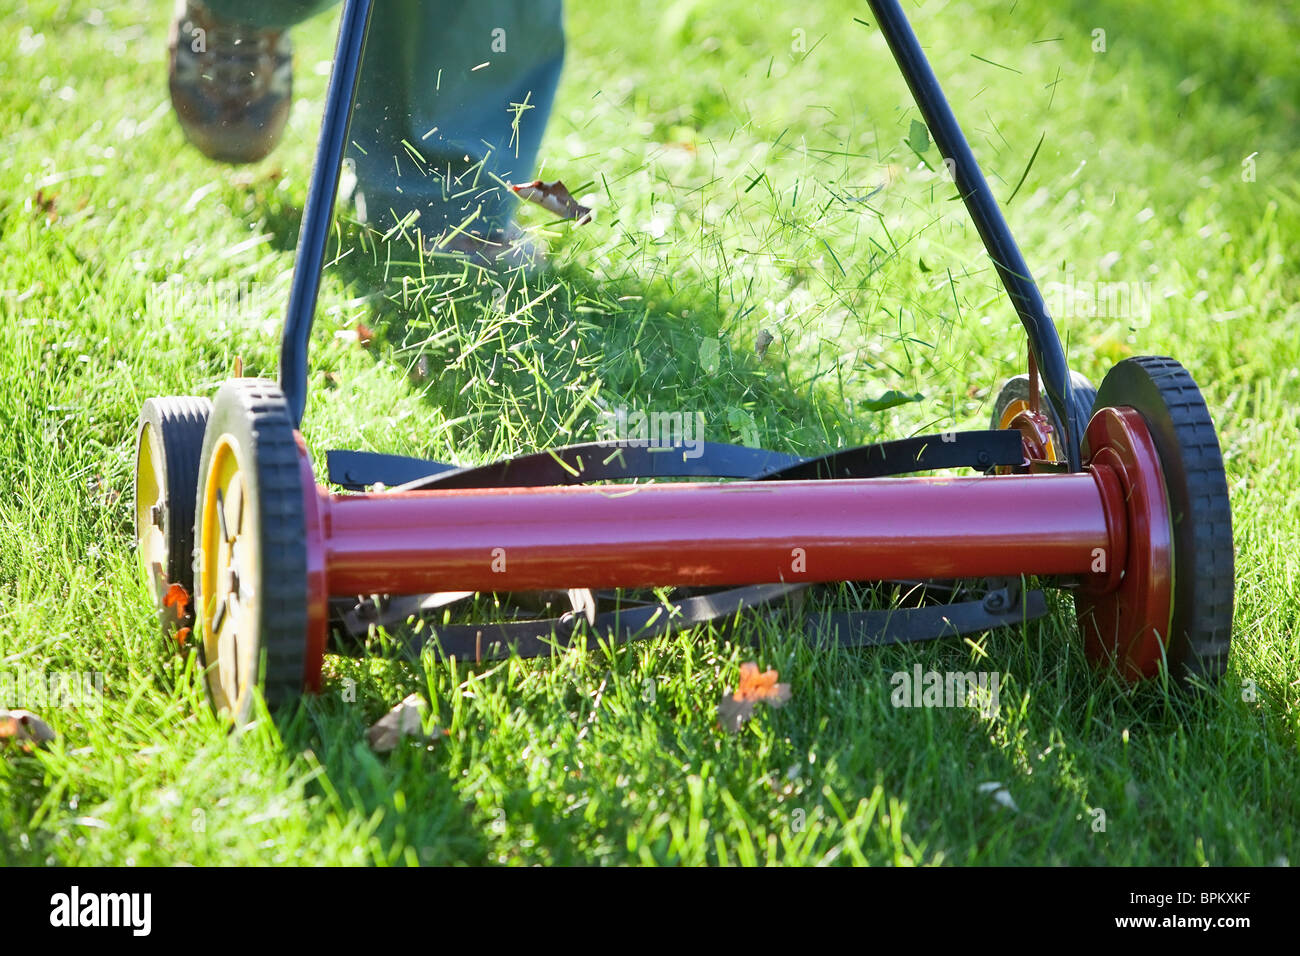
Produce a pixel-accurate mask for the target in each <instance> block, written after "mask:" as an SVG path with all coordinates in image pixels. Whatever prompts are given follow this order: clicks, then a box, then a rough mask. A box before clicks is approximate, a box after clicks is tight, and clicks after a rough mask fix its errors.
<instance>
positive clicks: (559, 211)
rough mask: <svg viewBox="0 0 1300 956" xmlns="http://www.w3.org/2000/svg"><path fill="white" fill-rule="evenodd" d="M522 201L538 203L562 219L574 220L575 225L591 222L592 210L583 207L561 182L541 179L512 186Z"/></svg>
mask: <svg viewBox="0 0 1300 956" xmlns="http://www.w3.org/2000/svg"><path fill="white" fill-rule="evenodd" d="M510 188H511V189H513V190H514V191H515V195H517V196H518V197H519V198H520V199H522V200H524V201H525V202H531V203H536V204H537V205H539V206H541V207H542V208H543V209H545V210H546V211H547V212H550V213H554V214H555V215H557V216H559V217H560V218H561V219H573V220H575V225H579V226H585V225H586V224H587V223H589V222H591V209H590V207H588V206H584V205H582V204H581V203H580V202H578V200H576V199H574V198H573V195H572V194H571V193H570V192H569V190H568V189H567V188H566V187H565V185H564V183H562V182H560V180H558V179H557V180H555V181H554V182H550V183H544V182H542V181H541V180H540V179H534V180H533V181H532V182H531V183H524V184H523V185H520V186H515V185H513V184H512V185H511V186H510Z"/></svg>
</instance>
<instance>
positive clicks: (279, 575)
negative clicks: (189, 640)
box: [195, 378, 307, 723]
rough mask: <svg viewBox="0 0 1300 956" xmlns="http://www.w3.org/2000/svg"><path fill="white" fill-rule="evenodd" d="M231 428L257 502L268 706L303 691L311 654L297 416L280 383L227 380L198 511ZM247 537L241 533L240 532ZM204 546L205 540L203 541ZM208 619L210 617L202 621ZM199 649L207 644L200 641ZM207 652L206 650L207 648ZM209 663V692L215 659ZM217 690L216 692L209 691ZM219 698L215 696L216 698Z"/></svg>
mask: <svg viewBox="0 0 1300 956" xmlns="http://www.w3.org/2000/svg"><path fill="white" fill-rule="evenodd" d="M223 435H229V436H230V437H231V439H232V440H233V442H234V444H235V445H236V447H237V448H238V449H239V451H238V452H237V454H236V459H237V460H238V462H239V467H240V471H241V473H242V474H243V477H244V487H245V506H246V507H251V508H252V512H251V524H250V529H251V530H252V532H253V539H252V541H250V542H248V545H249V546H250V547H251V548H252V549H253V551H254V553H255V555H256V558H255V562H256V564H255V566H256V573H255V574H254V575H252V578H253V583H252V593H253V594H254V595H255V601H254V611H253V613H254V616H255V619H256V625H255V631H256V633H255V635H251V636H248V637H245V638H244V639H254V640H256V641H257V643H258V647H257V652H258V658H259V659H260V666H259V673H258V675H257V677H256V679H255V682H256V684H257V685H258V686H260V687H261V689H262V694H263V697H264V698H265V700H266V702H267V704H268V705H269V706H281V705H284V704H288V703H291V702H292V701H295V700H297V699H298V698H299V697H300V696H302V692H303V688H304V667H305V662H306V654H307V543H306V542H307V538H306V523H305V520H304V514H303V488H302V479H301V476H300V473H299V470H298V446H297V441H296V439H295V437H294V424H293V417H292V415H291V414H290V410H289V403H288V401H287V400H286V399H285V397H284V394H283V393H282V392H281V391H280V387H279V386H278V385H277V384H276V383H275V382H272V381H269V380H266V379H256V378H239V379H232V380H230V381H228V382H226V383H225V384H223V385H222V386H221V388H220V389H219V390H218V392H217V395H216V399H215V400H214V402H213V409H212V417H211V419H210V420H209V423H208V430H207V435H206V437H205V439H204V442H203V456H202V464H201V465H200V468H199V476H200V478H199V481H198V490H197V492H196V497H195V514H196V515H200V516H201V515H202V514H203V506H204V502H203V494H204V485H205V484H206V476H207V474H208V470H209V469H210V467H211V461H212V455H213V451H214V449H215V447H216V445H217V443H218V442H219V441H220V440H221V437H222V436H223ZM241 541H242V539H241ZM199 544H200V545H201V542H199ZM199 562H200V555H199V553H198V549H197V548H196V553H195V570H196V574H195V607H196V608H203V607H205V600H206V599H205V595H204V594H203V591H202V589H203V582H202V575H201V574H198V573H197V571H198V568H199ZM201 623H202V624H203V625H204V626H206V625H207V623H208V622H207V620H206V618H205V619H204V620H203V621H202V622H201ZM199 646H200V653H201V654H202V653H203V648H204V643H203V641H200V644H199ZM204 656H205V658H206V655H204ZM204 665H205V667H208V681H209V691H211V683H210V682H211V681H212V680H213V679H214V677H213V672H214V671H215V670H216V668H215V666H209V665H215V662H211V661H207V660H206V659H205V660H204ZM209 696H210V697H211V693H210V694H209ZM251 701H252V695H251V694H249V695H247V697H246V698H245V699H244V701H243V702H242V703H241V706H240V707H239V708H238V710H239V712H238V713H235V714H233V715H232V716H233V717H234V718H235V721H236V723H242V722H244V721H245V720H246V719H247V717H248V713H249V706H250V704H251ZM214 704H215V700H214Z"/></svg>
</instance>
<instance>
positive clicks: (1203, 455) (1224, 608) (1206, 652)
mask: <svg viewBox="0 0 1300 956" xmlns="http://www.w3.org/2000/svg"><path fill="white" fill-rule="evenodd" d="M1123 406H1128V407H1130V408H1134V409H1136V410H1137V411H1138V413H1139V414H1141V416H1142V418H1143V420H1144V421H1145V422H1146V424H1147V428H1148V429H1149V431H1150V432H1151V438H1152V440H1153V441H1154V442H1155V446H1156V450H1157V451H1158V452H1159V455H1160V464H1161V467H1162V469H1163V470H1164V477H1165V489H1166V491H1167V493H1168V495H1169V510H1170V515H1171V517H1172V519H1173V545H1174V594H1173V602H1174V609H1173V610H1174V613H1173V622H1172V625H1171V628H1170V635H1169V641H1168V644H1167V646H1166V648H1165V656H1166V659H1167V660H1168V662H1169V673H1170V675H1171V676H1172V677H1174V678H1176V679H1177V680H1178V681H1180V682H1181V683H1183V684H1190V683H1191V681H1192V679H1193V678H1199V679H1201V680H1203V681H1206V682H1210V683H1212V682H1214V681H1217V680H1218V679H1219V678H1221V677H1222V676H1223V674H1224V671H1225V670H1226V669H1227V665H1228V652H1229V649H1230V645H1231V641H1232V611H1233V598H1234V588H1235V585H1234V577H1233V548H1232V509H1231V506H1230V503H1229V499H1228V482H1227V478H1226V476H1225V475H1224V470H1223V455H1222V453H1221V451H1220V449H1219V440H1218V437H1217V435H1216V434H1215V430H1214V422H1213V421H1212V420H1211V418H1210V412H1209V409H1208V408H1207V407H1206V405H1205V399H1204V398H1203V397H1202V396H1201V390H1200V389H1199V388H1198V387H1197V385H1196V382H1195V380H1193V378H1192V376H1191V375H1190V374H1189V373H1188V371H1187V370H1186V369H1185V368H1183V366H1182V365H1180V364H1179V363H1178V362H1176V361H1174V360H1173V359H1171V358H1160V357H1154V356H1142V357H1138V358H1130V359H1125V360H1124V361H1122V362H1120V363H1119V364H1118V365H1116V366H1115V367H1114V368H1112V369H1111V370H1110V372H1108V373H1107V375H1106V377H1105V379H1103V380H1102V383H1101V388H1100V389H1098V390H1097V400H1096V403H1095V406H1094V410H1096V409H1101V408H1108V407H1123Z"/></svg>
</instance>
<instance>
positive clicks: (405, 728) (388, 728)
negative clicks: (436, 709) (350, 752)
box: [366, 694, 428, 754]
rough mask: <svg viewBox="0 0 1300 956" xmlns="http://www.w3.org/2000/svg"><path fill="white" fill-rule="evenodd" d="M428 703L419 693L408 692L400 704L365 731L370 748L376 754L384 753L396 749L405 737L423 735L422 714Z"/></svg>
mask: <svg viewBox="0 0 1300 956" xmlns="http://www.w3.org/2000/svg"><path fill="white" fill-rule="evenodd" d="M427 706H428V705H427V704H426V703H425V702H424V698H423V697H421V696H420V695H419V694H409V695H407V697H406V698H405V699H404V700H402V702H401V703H400V704H398V705H397V706H396V707H394V708H393V709H392V710H390V711H389V712H388V713H386V714H384V716H382V717H380V718H379V720H377V721H375V724H374V726H373V727H371V728H370V729H369V730H367V731H366V740H367V742H369V744H370V749H371V750H373V751H374V752H375V753H377V754H386V753H389V752H390V751H392V750H394V749H396V747H397V745H398V744H399V743H401V742H402V740H403V738H406V737H422V736H423V735H424V724H423V719H424V718H423V715H424V709H425V707H427Z"/></svg>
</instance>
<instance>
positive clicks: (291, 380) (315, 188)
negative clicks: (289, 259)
mask: <svg viewBox="0 0 1300 956" xmlns="http://www.w3.org/2000/svg"><path fill="white" fill-rule="evenodd" d="M370 10H371V0H343V13H342V14H341V15H340V18H339V38H338V43H337V45H336V46H335V49H334V67H333V69H332V70H330V81H329V87H328V89H327V91H326V93H325V115H324V117H323V118H322V119H321V127H320V143H319V145H318V146H317V148H316V163H315V165H314V166H312V170H311V182H310V183H309V184H308V187H307V205H306V206H304V207H303V211H302V229H301V232H299V234H298V253H297V256H296V257H295V258H294V261H293V284H292V285H291V286H290V287H289V313H288V315H287V316H286V317H285V323H284V336H283V338H282V339H281V340H280V387H281V388H282V389H283V390H284V394H285V397H286V398H288V400H289V409H290V411H291V412H292V414H293V423H294V425H295V426H301V425H302V416H303V412H305V411H306V409H307V343H308V341H309V339H310V338H311V326H312V321H313V320H314V319H315V316H316V297H317V295H318V294H319V293H320V277H321V269H322V268H323V267H324V264H325V241H326V240H327V239H328V238H329V231H330V220H331V219H333V217H334V198H335V196H336V194H337V193H338V189H339V173H340V171H341V169H342V166H343V151H344V150H345V149H346V148H347V144H348V124H349V123H350V122H351V119H352V104H353V102H354V101H355V100H356V96H357V77H358V76H359V75H360V73H361V59H362V57H363V56H364V55H365V49H366V34H367V33H368V32H369V29H370Z"/></svg>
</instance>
